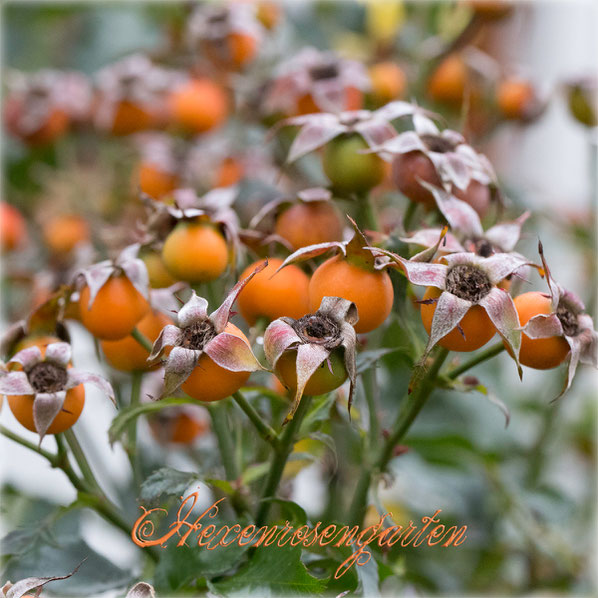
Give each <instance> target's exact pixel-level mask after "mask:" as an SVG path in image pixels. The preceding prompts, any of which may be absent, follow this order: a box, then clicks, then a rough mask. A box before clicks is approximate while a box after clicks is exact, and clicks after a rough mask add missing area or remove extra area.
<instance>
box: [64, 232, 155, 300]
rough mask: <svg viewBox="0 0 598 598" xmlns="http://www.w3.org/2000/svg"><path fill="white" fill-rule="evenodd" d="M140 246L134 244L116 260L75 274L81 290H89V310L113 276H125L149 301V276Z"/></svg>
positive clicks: (107, 261) (106, 261)
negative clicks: (140, 257)
mask: <svg viewBox="0 0 598 598" xmlns="http://www.w3.org/2000/svg"><path fill="white" fill-rule="evenodd" d="M139 249H140V245H139V244H138V243H134V244H133V245H129V246H128V247H125V248H124V249H123V250H122V251H121V252H120V254H119V255H118V256H117V257H116V259H114V260H104V261H102V262H98V263H97V264H93V265H91V266H89V267H87V268H84V269H81V270H78V271H77V272H76V273H75V284H76V285H77V288H78V289H80V288H81V287H82V286H85V285H86V286H87V287H88V288H89V303H88V308H89V309H91V306H92V305H93V302H94V301H95V298H96V296H97V294H98V293H99V291H100V289H101V288H102V287H103V286H104V285H105V284H106V283H107V282H108V280H109V279H110V278H111V277H112V276H118V275H121V274H122V275H124V276H125V277H126V278H128V280H129V281H130V282H131V284H132V285H133V286H134V287H135V289H136V290H137V291H138V292H139V294H140V295H142V296H143V297H145V298H146V299H149V275H148V273H147V267H146V265H145V263H144V262H143V260H141V259H139V257H138V254H139Z"/></svg>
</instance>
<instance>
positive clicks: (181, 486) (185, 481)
mask: <svg viewBox="0 0 598 598" xmlns="http://www.w3.org/2000/svg"><path fill="white" fill-rule="evenodd" d="M199 481H200V479H199V477H198V474H197V472H193V471H178V470H177V469H172V468H170V467H162V468H160V469H157V470H156V471H154V472H152V473H151V475H150V476H149V477H148V478H147V479H146V480H145V481H144V482H143V484H141V493H140V495H139V498H140V499H141V502H143V503H144V504H156V503H157V502H158V501H159V499H160V497H161V496H164V495H165V496H180V495H181V494H183V493H184V492H185V491H186V490H187V489H188V488H189V486H191V485H192V484H193V483H194V482H199Z"/></svg>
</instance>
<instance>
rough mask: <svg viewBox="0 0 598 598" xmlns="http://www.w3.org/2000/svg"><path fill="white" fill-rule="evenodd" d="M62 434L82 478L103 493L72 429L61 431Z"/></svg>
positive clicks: (95, 489)
mask: <svg viewBox="0 0 598 598" xmlns="http://www.w3.org/2000/svg"><path fill="white" fill-rule="evenodd" d="M63 435H64V439H65V440H66V442H67V444H68V445H69V448H70V449H71V452H72V453H73V456H74V457H75V461H76V462H77V465H78V466H79V469H80V470H81V474H82V475H83V479H84V480H85V481H86V482H87V484H88V485H89V487H90V488H92V489H93V490H94V491H97V492H101V493H102V494H103V492H102V490H101V487H100V485H99V484H98V481H97V480H96V478H95V476H94V474H93V471H92V469H91V466H90V465H89V462H88V461H87V457H85V453H84V452H83V449H82V448H81V445H80V444H79V441H78V440H77V437H76V436H75V433H74V432H73V429H72V428H69V429H68V430H66V431H65V432H63Z"/></svg>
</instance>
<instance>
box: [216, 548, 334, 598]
mask: <svg viewBox="0 0 598 598" xmlns="http://www.w3.org/2000/svg"><path fill="white" fill-rule="evenodd" d="M212 586H213V588H214V591H216V592H217V593H218V594H220V595H222V596H247V595H251V594H253V595H257V596H261V597H266V596H306V595H308V596H309V595H311V596H313V595H320V594H321V593H322V592H323V591H324V587H325V583H324V581H323V580H321V579H318V578H316V577H314V576H313V575H311V574H310V573H309V572H308V570H307V569H306V567H305V565H304V564H303V563H302V562H301V548H300V547H299V546H289V545H288V544H287V545H285V546H282V547H281V546H278V545H277V544H276V543H274V544H272V545H271V546H260V547H259V548H257V549H256V551H255V553H254V555H253V557H252V558H251V560H249V562H248V563H247V564H245V565H244V566H243V567H241V569H240V570H239V571H238V572H237V574H236V575H235V576H234V577H230V578H229V579H226V580H225V581H221V582H218V583H215V584H212Z"/></svg>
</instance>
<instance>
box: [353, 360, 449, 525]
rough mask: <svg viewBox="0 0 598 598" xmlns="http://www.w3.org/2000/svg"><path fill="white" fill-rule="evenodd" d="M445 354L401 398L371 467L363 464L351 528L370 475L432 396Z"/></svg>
mask: <svg viewBox="0 0 598 598" xmlns="http://www.w3.org/2000/svg"><path fill="white" fill-rule="evenodd" d="M448 353H449V352H448V350H447V349H440V350H439V351H438V353H437V356H436V359H435V360H434V363H433V364H432V366H431V367H430V369H429V371H428V373H427V375H426V378H425V379H424V380H423V381H422V382H421V383H420V385H419V386H418V387H417V389H416V391H415V392H414V393H413V395H412V396H407V397H405V398H404V399H403V402H402V406H401V410H400V412H399V415H398V416H397V420H396V422H395V424H394V426H393V431H392V433H391V434H390V435H389V436H388V438H387V439H386V441H385V442H384V445H383V446H382V448H381V449H380V451H379V453H378V455H377V457H375V459H374V460H373V462H372V463H371V464H368V463H365V464H364V468H363V469H362V471H361V475H360V477H359V480H358V481H357V487H356V489H355V494H354V495H353V502H352V503H351V507H350V510H349V522H350V524H351V525H359V524H360V523H361V522H362V521H363V517H364V515H365V510H366V506H367V497H368V491H369V488H370V483H371V480H372V474H373V473H374V472H381V471H384V470H385V469H386V467H387V465H388V463H389V461H390V460H391V459H392V455H393V450H394V448H395V446H396V445H397V444H398V443H399V442H400V441H401V440H402V439H403V438H404V437H405V435H406V434H407V432H408V431H409V428H410V427H411V424H412V423H413V422H414V421H415V418H416V417H417V415H418V414H419V412H420V411H421V409H422V407H423V406H424V404H425V403H426V401H427V400H428V398H429V396H430V395H431V394H432V391H433V390H434V387H435V382H436V378H437V376H438V373H439V371H440V368H441V367H442V364H443V363H444V362H445V360H446V358H447V356H448Z"/></svg>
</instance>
